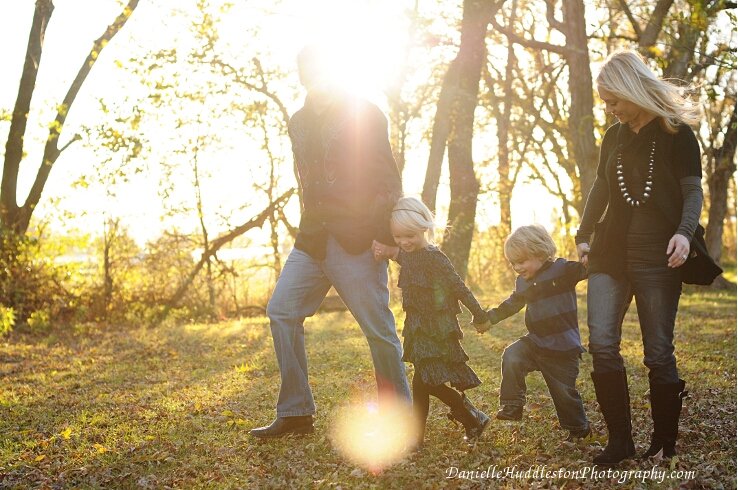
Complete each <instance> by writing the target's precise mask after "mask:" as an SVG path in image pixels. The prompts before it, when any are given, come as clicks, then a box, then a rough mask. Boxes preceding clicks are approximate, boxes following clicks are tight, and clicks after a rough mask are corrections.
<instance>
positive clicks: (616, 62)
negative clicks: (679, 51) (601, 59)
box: [597, 50, 701, 133]
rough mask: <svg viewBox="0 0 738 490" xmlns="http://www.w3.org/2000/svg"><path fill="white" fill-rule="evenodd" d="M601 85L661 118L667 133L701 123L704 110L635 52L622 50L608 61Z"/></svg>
mask: <svg viewBox="0 0 738 490" xmlns="http://www.w3.org/2000/svg"><path fill="white" fill-rule="evenodd" d="M597 86H598V87H599V88H603V89H605V90H607V91H608V92H612V93H613V94H614V95H615V96H616V97H618V98H619V99H622V100H627V101H629V102H632V103H633V104H635V105H637V106H639V107H641V108H643V109H645V110H647V111H648V112H650V113H652V114H655V115H656V116H658V117H660V118H661V120H662V121H663V124H664V126H665V128H666V130H667V131H669V132H671V133H676V132H677V127H678V126H679V125H680V124H681V123H684V124H687V125H690V126H694V125H695V124H697V123H698V122H699V121H700V116H701V112H700V107H699V105H697V104H696V103H695V102H694V101H692V100H690V99H688V98H686V97H684V96H683V95H682V94H681V90H680V89H679V87H677V86H676V85H674V84H673V83H670V82H668V81H666V80H664V79H662V78H658V77H657V76H656V75H655V74H654V73H653V71H651V69H650V68H649V67H648V65H646V62H645V61H644V60H643V58H642V57H641V55H639V54H638V53H636V52H635V51H630V50H627V51H618V52H615V53H613V54H611V55H610V56H608V58H607V60H605V64H604V65H602V69H600V74H599V75H598V76H597Z"/></svg>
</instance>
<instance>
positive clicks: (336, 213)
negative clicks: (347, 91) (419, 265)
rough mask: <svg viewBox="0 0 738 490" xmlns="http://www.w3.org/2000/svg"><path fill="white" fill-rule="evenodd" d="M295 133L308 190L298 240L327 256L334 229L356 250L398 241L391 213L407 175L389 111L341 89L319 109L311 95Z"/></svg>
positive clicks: (294, 123)
mask: <svg viewBox="0 0 738 490" xmlns="http://www.w3.org/2000/svg"><path fill="white" fill-rule="evenodd" d="M289 135H290V140H291V141H292V151H293V153H294V156H295V162H296V166H297V170H298V174H299V179H300V187H301V189H302V197H303V210H302V218H301V220H300V227H299V231H298V234H297V238H296V240H295V247H296V248H298V249H300V250H302V251H304V252H306V253H308V254H309V255H310V256H312V257H313V258H315V259H318V260H323V259H324V258H325V250H326V239H327V237H328V235H329V234H330V235H331V236H333V237H334V238H335V239H336V240H337V241H338V243H339V244H340V245H341V247H342V248H343V249H344V250H346V251H347V252H349V253H350V254H360V253H362V252H364V251H366V250H368V249H369V248H370V247H371V243H372V240H377V241H379V242H382V243H385V244H387V245H394V240H393V239H392V234H391V233H390V230H389V219H390V214H391V212H392V207H393V206H394V204H395V202H397V199H398V198H399V197H400V196H401V195H402V183H401V181H400V173H399V171H398V170H397V164H396V163H395V159H394V157H393V155H392V150H391V148H390V144H389V139H388V135H387V118H386V117H385V116H384V114H383V113H382V111H381V110H380V109H379V108H378V107H377V106H375V105H374V104H371V103H370V102H368V101H365V100H361V99H355V98H351V97H347V96H345V95H342V94H337V95H336V97H335V99H334V100H333V102H332V103H331V104H330V105H329V106H328V108H327V109H326V110H325V111H324V112H323V113H322V114H317V113H316V112H315V111H314V110H313V109H312V106H311V104H310V97H308V99H307V100H306V103H305V106H304V107H303V108H301V109H300V110H299V111H297V112H296V113H295V114H294V115H293V116H292V117H291V118H290V122H289Z"/></svg>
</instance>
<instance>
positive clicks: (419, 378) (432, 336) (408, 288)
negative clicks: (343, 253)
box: [374, 197, 489, 448]
mask: <svg viewBox="0 0 738 490" xmlns="http://www.w3.org/2000/svg"><path fill="white" fill-rule="evenodd" d="M390 228H391V231H392V235H393V237H394V239H395V242H397V245H398V246H399V249H398V248H393V247H387V246H385V245H382V244H380V243H376V242H375V245H374V254H375V257H376V258H377V259H384V258H391V259H393V260H396V261H397V262H398V263H399V264H400V266H401V269H400V279H399V281H398V286H399V287H400V288H401V289H402V308H403V310H405V313H406V317H405V327H404V329H403V332H402V334H403V337H404V344H403V350H404V355H403V358H402V359H403V360H404V361H407V362H411V363H412V364H413V366H414V368H415V374H414V376H413V382H412V390H413V410H414V411H415V415H416V417H417V421H418V424H419V426H420V427H419V428H420V431H419V439H418V448H420V447H422V444H423V435H424V433H425V424H426V420H427V418H428V408H429V403H430V395H433V396H435V397H436V398H438V399H439V400H441V401H442V402H443V403H445V404H446V405H448V406H449V407H450V408H451V414H450V415H449V418H450V419H452V420H457V421H459V422H461V423H462V424H463V426H464V429H465V432H466V437H465V439H466V441H467V442H469V443H471V442H473V441H474V440H475V439H477V438H478V437H479V436H480V435H481V434H482V431H484V429H485V428H486V426H487V424H489V417H488V416H487V415H486V414H485V413H484V412H482V411H480V410H478V409H476V408H475V407H474V406H473V405H472V404H471V402H469V400H468V398H466V396H465V395H464V394H463V393H464V390H467V389H469V388H474V387H475V386H479V385H480V384H481V381H479V378H478V377H477V375H476V373H475V372H474V371H473V370H472V369H471V368H470V367H469V366H467V365H466V361H468V360H469V357H468V356H467V355H466V352H464V349H463V348H462V347H461V343H460V342H459V340H460V339H461V338H462V337H463V335H464V334H463V333H462V332H461V328H459V322H458V320H457V318H456V315H457V314H459V313H461V309H460V308H459V301H461V302H462V303H463V304H464V305H465V306H466V307H467V308H468V309H469V310H470V311H471V312H472V314H473V315H474V323H475V325H479V326H481V325H483V324H485V323H486V322H487V321H488V320H487V315H486V313H485V311H484V310H483V309H482V307H481V306H479V303H478V302H477V300H476V299H475V298H474V295H473V294H472V293H471V291H469V289H468V288H467V287H466V285H464V282H463V281H462V280H461V278H460V277H459V275H458V274H457V273H456V271H455V270H454V267H453V266H452V265H451V262H450V261H449V259H448V257H446V255H444V254H443V252H441V251H440V250H439V249H438V248H437V247H436V246H435V245H433V244H432V241H433V231H434V228H435V226H434V221H433V214H432V213H431V211H430V210H429V209H428V208H427V207H426V206H425V204H423V203H422V202H421V201H420V200H419V199H416V198H413V197H404V198H401V199H400V200H399V201H398V202H397V204H396V205H395V207H394V209H393V211H392V218H391V221H390ZM447 383H448V384H450V385H451V386H453V387H454V388H456V390H459V391H460V392H461V393H459V391H456V390H454V389H452V388H451V387H449V386H448V384H447Z"/></svg>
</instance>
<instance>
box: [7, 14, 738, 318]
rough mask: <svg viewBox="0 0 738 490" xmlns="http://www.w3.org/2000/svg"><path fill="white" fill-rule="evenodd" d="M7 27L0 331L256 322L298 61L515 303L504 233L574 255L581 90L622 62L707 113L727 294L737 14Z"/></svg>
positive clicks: (171, 17)
mask: <svg viewBox="0 0 738 490" xmlns="http://www.w3.org/2000/svg"><path fill="white" fill-rule="evenodd" d="M2 22H3V27H4V28H3V29H1V30H0V31H2V33H3V34H2V35H3V36H4V37H5V39H3V41H4V45H5V46H8V47H9V49H6V50H4V52H3V55H2V56H3V66H4V67H5V73H4V76H3V81H2V91H1V93H2V98H0V139H1V140H2V141H4V142H5V143H6V144H5V147H4V156H3V158H4V164H3V174H2V187H1V188H0V226H1V227H2V228H1V230H2V254H0V264H1V265H2V267H0V329H2V330H5V331H9V330H10V329H11V328H12V326H13V325H15V326H26V327H30V328H35V327H48V326H50V325H52V324H57V323H59V324H64V323H74V322H106V323H109V324H135V325H138V324H141V323H144V324H149V323H157V322H160V321H162V320H163V319H165V318H169V319H173V320H175V321H177V320H179V319H187V320H203V319H210V320H214V319H223V318H227V317H234V316H243V315H253V314H256V315H258V314H261V313H263V311H264V307H265V305H266V303H267V301H268V295H269V293H270V291H271V290H272V288H273V285H274V282H275V280H276V278H277V277H278V275H279V273H280V270H281V267H282V264H283V262H284V260H285V257H286V254H287V253H288V252H289V250H290V248H291V245H292V242H293V238H294V236H295V231H296V227H297V225H298V223H299V208H300V195H299V189H298V188H297V184H296V177H295V173H294V165H293V161H292V155H291V151H290V145H289V139H288V137H287V133H286V127H287V121H288V119H289V115H290V114H291V113H292V112H294V111H295V110H296V109H297V108H299V107H300V105H301V103H302V100H303V97H304V93H303V92H302V91H301V88H300V87H299V83H298V80H297V76H296V73H295V67H294V64H295V56H296V54H297V52H298V51H299V50H300V49H301V48H302V47H303V46H304V45H305V44H306V43H308V42H323V43H326V44H330V45H333V46H335V47H338V48H340V49H338V50H337V52H340V53H341V54H340V56H341V62H342V68H343V69H342V70H341V73H339V74H337V75H338V76H339V78H340V79H341V80H342V81H343V83H345V86H346V87H347V88H348V89H350V90H353V91H355V92H357V93H359V94H361V95H364V96H366V97H368V98H370V99H371V100H373V101H375V102H376V103H377V104H379V105H380V107H382V108H383V110H385V112H386V114H387V116H388V118H389V122H390V140H391V143H392V148H393V150H394V153H395V158H396V160H397V163H398V166H399V168H400V169H401V170H402V172H403V176H404V182H405V184H404V185H405V191H406V192H407V193H410V194H418V195H421V196H422V198H423V200H424V201H425V202H426V203H428V204H429V206H430V207H431V208H432V209H434V210H436V212H437V214H438V216H439V221H441V222H446V223H448V228H447V230H446V234H445V235H444V237H443V239H442V248H443V250H444V251H445V252H446V253H447V254H448V255H449V257H450V258H451V260H452V261H453V262H454V264H455V265H456V267H457V269H458V270H459V271H460V272H461V274H462V275H463V276H465V277H466V279H467V281H468V283H469V284H470V286H471V287H472V288H473V289H474V290H475V291H476V292H478V293H480V294H482V295H485V294H492V293H497V292H500V291H505V290H507V289H509V285H510V284H511V280H512V277H513V275H512V272H511V271H510V269H509V268H508V267H507V266H506V263H505V261H504V257H503V255H502V243H503V240H504V237H505V236H506V235H507V234H508V233H509V232H510V230H511V228H512V227H514V226H516V225H519V224H525V223H530V222H540V223H542V224H544V225H545V226H546V227H547V228H548V229H549V230H550V231H551V232H552V233H553V234H554V236H555V237H556V240H557V242H558V244H559V249H560V250H559V253H560V254H561V255H563V256H569V257H572V256H573V255H574V247H573V239H572V234H573V233H574V232H575V231H576V228H577V226H578V222H579V218H580V216H581V212H582V209H583V207H584V203H585V202H586V194H587V192H588V189H589V188H590V186H591V184H592V181H593V178H594V174H595V171H596V167H597V159H598V144H599V142H600V141H601V138H602V135H603V133H604V131H605V129H606V128H607V127H608V125H609V124H611V123H612V122H613V121H612V120H608V117H607V115H606V114H605V112H604V107H603V104H602V103H601V101H599V99H598V98H597V97H596V93H595V92H594V87H593V77H594V76H596V73H597V70H598V66H599V65H600V64H601V63H602V62H603V60H604V59H605V58H606V57H607V55H608V54H609V53H611V52H613V51H615V50H617V49H621V48H632V49H637V50H638V51H639V52H640V53H642V54H643V55H644V56H645V57H646V58H647V60H648V62H649V64H650V65H651V66H652V67H653V68H654V69H655V70H656V71H657V72H659V73H660V74H662V75H663V76H664V77H667V78H670V79H675V80H677V81H679V82H678V83H681V84H683V85H684V86H685V87H686V88H687V89H689V91H690V93H691V94H692V96H693V97H695V98H696V99H698V100H699V101H700V104H701V106H702V107H703V109H704V118H703V121H702V123H701V124H700V127H698V128H695V129H696V130H697V134H698V137H699V140H700V145H701V147H702V154H703V169H704V190H705V206H704V213H703V219H702V222H703V224H704V225H705V228H706V240H707V243H708V246H709V249H710V252H711V254H712V255H713V257H714V258H715V259H716V260H717V261H719V262H721V263H722V265H723V266H724V267H725V268H726V270H728V271H729V272H728V273H727V275H726V276H724V277H721V278H719V279H718V281H716V284H715V287H734V286H733V285H732V283H731V282H730V280H732V279H733V275H732V273H731V272H730V271H731V270H733V269H734V264H735V256H736V248H735V243H736V228H735V208H736V204H735V202H736V191H735V189H736V186H735V178H734V175H735V169H736V167H735V161H736V159H735V147H736V93H735V92H736V90H735V88H736V87H735V86H736V83H735V82H736V78H735V77H736V71H735V68H736V35H735V34H736V32H735V2H726V1H723V0H713V1H707V0H700V1H698V0H658V1H649V2H643V1H637V0H636V1H625V0H597V1H591V2H584V1H580V0H572V1H563V2H557V1H553V0H546V1H542V0H541V1H534V0H508V1H491V0H490V1H482V0H475V1H470V0H469V1H464V2H449V1H443V2H441V1H432V2H419V1H409V0H408V1H404V2H389V1H377V2H331V1H324V2H310V3H309V5H308V4H307V3H304V2H303V3H300V2H295V1H287V0H284V1H281V2H280V1H277V2H274V1H270V2H266V1H264V2H260V1H252V2H225V1H216V0H192V1H178V2H173V1H172V2H166V1H161V2H147V1H140V2H139V1H138V0H130V1H128V2H122V1H114V0H109V1H106V2H91V1H83V0H66V1H62V0H58V1H56V2H53V3H52V2H51V1H49V0H39V1H37V2H35V3H34V2H31V1H27V2H17V3H15V4H14V5H13V7H12V8H11V9H10V13H9V15H6V16H3V20H2ZM395 294H396V293H395Z"/></svg>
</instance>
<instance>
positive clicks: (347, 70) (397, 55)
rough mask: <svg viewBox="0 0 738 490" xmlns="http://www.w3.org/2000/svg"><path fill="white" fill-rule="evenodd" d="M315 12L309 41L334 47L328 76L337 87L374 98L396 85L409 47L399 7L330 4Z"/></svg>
mask: <svg viewBox="0 0 738 490" xmlns="http://www.w3.org/2000/svg"><path fill="white" fill-rule="evenodd" d="M316 4H317V5H316ZM311 8H312V10H311V12H310V14H309V19H310V20H309V21H308V22H309V23H310V25H312V26H313V29H312V32H309V33H308V42H309V43H314V44H320V45H323V46H327V47H329V48H330V52H331V53H332V54H333V57H334V59H332V60H328V69H329V73H326V78H327V79H328V80H329V81H330V82H331V83H332V84H333V85H336V86H339V87H341V88H343V89H345V90H347V91H349V92H353V93H356V94H359V95H364V96H368V97H371V96H373V95H375V94H377V93H378V92H381V91H382V90H384V89H385V88H387V87H388V86H391V85H392V84H393V82H394V81H395V80H396V78H397V76H398V73H399V71H400V68H401V66H402V65H403V63H404V59H403V57H404V52H405V48H406V46H407V43H408V29H407V17H406V16H405V15H402V10H401V7H399V6H398V4H397V3H395V2H388V1H376V2H350V1H349V2H346V1H343V2H338V1H335V0H326V1H323V2H315V3H312V2H311Z"/></svg>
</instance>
